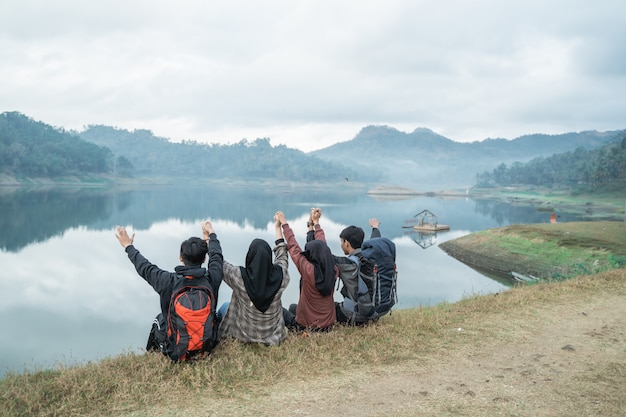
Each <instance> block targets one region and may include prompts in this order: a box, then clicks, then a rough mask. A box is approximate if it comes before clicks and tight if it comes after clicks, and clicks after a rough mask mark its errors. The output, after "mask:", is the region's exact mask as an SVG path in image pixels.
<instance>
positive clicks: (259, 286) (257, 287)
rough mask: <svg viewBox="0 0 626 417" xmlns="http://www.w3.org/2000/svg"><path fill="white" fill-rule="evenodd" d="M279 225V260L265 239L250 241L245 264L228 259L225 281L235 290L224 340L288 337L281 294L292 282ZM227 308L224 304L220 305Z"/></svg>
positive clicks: (276, 250) (276, 341)
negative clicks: (238, 264)
mask: <svg viewBox="0 0 626 417" xmlns="http://www.w3.org/2000/svg"><path fill="white" fill-rule="evenodd" d="M275 229H276V242H275V244H276V245H275V247H274V255H275V256H276V260H275V262H272V250H271V249H270V246H269V244H268V243H267V242H266V241H264V240H262V239H254V240H253V241H252V243H250V247H249V248H248V253H247V255H246V263H245V266H234V265H232V264H230V263H228V262H227V261H224V282H225V283H226V284H227V285H228V286H229V287H230V288H232V290H233V294H232V296H231V300H230V303H229V304H228V305H227V310H226V313H225V314H223V319H222V322H221V323H220V327H219V339H220V340H222V339H225V338H227V337H233V338H235V339H238V340H241V341H243V342H254V343H263V344H265V345H278V344H279V343H280V342H281V341H282V340H283V339H285V338H286V337H287V332H286V331H285V322H284V319H283V314H282V303H281V298H280V297H281V295H282V293H283V291H284V290H285V288H286V287H287V284H289V274H288V272H287V266H288V258H287V244H286V243H285V240H284V239H283V234H282V228H281V227H280V223H279V222H276V225H275ZM223 310H224V306H222V308H220V311H223ZM219 315H220V314H219V313H218V316H219Z"/></svg>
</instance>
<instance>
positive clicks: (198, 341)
mask: <svg viewBox="0 0 626 417" xmlns="http://www.w3.org/2000/svg"><path fill="white" fill-rule="evenodd" d="M215 303H216V299H215V296H214V294H213V290H212V289H211V288H210V287H208V286H203V285H196V286H184V287H182V288H180V289H179V290H177V291H175V292H174V293H173V294H172V298H171V301H170V307H169V311H168V314H167V342H168V343H167V345H168V346H167V354H168V356H169V357H170V359H172V360H173V361H186V360H189V359H191V358H193V357H194V356H196V355H198V354H200V353H202V352H210V351H211V350H212V349H213V348H214V347H215V345H216V343H217V337H216V336H217V331H216V330H217V329H216V328H215Z"/></svg>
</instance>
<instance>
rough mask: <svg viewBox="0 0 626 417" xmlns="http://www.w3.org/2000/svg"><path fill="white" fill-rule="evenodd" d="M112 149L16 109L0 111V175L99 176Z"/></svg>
mask: <svg viewBox="0 0 626 417" xmlns="http://www.w3.org/2000/svg"><path fill="white" fill-rule="evenodd" d="M111 158H112V154H111V151H110V150H109V149H107V148H104V147H100V146H97V145H94V144H93V143H89V142H85V141H84V140H82V139H80V138H79V137H77V136H76V135H74V134H71V133H69V132H66V131H64V130H63V129H57V128H54V127H52V126H49V125H47V124H45V123H42V122H36V121H34V120H32V119H29V118H28V117H26V116H24V115H23V114H20V113H17V112H6V113H2V114H0V174H5V175H9V176H12V177H18V178H19V177H29V178H55V177H59V176H70V175H93V174H95V175H101V174H105V173H107V172H108V171H109V167H110V161H111Z"/></svg>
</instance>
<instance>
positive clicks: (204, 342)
mask: <svg viewBox="0 0 626 417" xmlns="http://www.w3.org/2000/svg"><path fill="white" fill-rule="evenodd" d="M202 234H203V238H202V239H200V238H199V237H191V238H189V239H187V240H185V241H183V242H182V243H181V245H180V255H179V259H180V261H181V262H182V265H179V266H177V267H176V268H175V272H169V271H165V270H163V269H160V268H159V267H158V266H156V265H154V264H152V263H151V262H150V261H148V260H147V259H146V258H145V257H144V256H143V255H142V254H141V253H139V251H138V250H137V249H136V248H135V247H134V246H133V240H134V238H135V234H134V233H133V234H132V236H129V235H128V233H127V231H126V229H125V228H123V227H121V226H118V227H117V233H116V234H115V236H116V237H117V239H118V241H119V242H120V244H121V245H122V247H123V248H124V250H125V251H126V253H127V254H128V258H129V259H130V261H131V262H132V263H133V264H134V265H135V269H136V270H137V273H138V274H139V275H140V276H141V277H142V278H143V279H145V280H146V281H147V282H148V284H150V285H151V286H152V288H154V290H155V291H156V292H157V293H159V296H160V303H161V312H160V313H159V315H157V317H156V318H155V320H154V323H153V324H152V329H151V331H150V336H149V338H148V343H147V346H146V350H160V351H161V352H162V353H163V354H164V355H167V356H169V357H170V359H172V360H173V361H184V360H188V359H191V358H192V357H194V356H196V355H198V354H201V353H204V352H210V351H211V350H212V349H213V347H214V346H215V344H216V343H217V342H216V340H217V328H216V323H215V308H216V304H217V294H218V290H219V287H220V284H221V283H222V274H223V272H222V268H223V258H222V248H221V246H220V242H219V240H218V239H217V235H216V234H215V232H214V230H213V225H212V224H211V222H210V221H208V220H207V221H205V222H204V223H202ZM207 253H208V255H209V262H208V265H207V268H203V267H202V264H203V263H204V261H205V260H206V256H207Z"/></svg>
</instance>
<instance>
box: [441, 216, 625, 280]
mask: <svg viewBox="0 0 626 417" xmlns="http://www.w3.org/2000/svg"><path fill="white" fill-rule="evenodd" d="M441 248H442V249H443V250H445V251H446V252H447V253H449V254H450V255H451V256H454V257H457V258H458V259H459V260H461V261H463V262H465V263H468V264H470V265H472V266H474V267H476V268H478V269H482V270H488V271H492V272H495V273H498V274H503V275H508V274H510V272H511V271H513V272H517V273H520V274H524V275H533V276H536V277H539V278H543V279H547V280H562V279H567V278H572V277H575V276H579V275H586V274H595V273H599V272H602V271H606V270H609V269H613V268H621V267H622V266H624V264H625V260H626V223H625V222H606V221H594V222H571V223H556V224H550V223H543V224H523V225H510V226H506V227H502V228H497V229H489V230H484V231H480V232H476V233H472V234H470V235H467V236H463V237H460V238H457V239H454V240H450V241H447V242H445V243H443V244H442V245H441Z"/></svg>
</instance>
